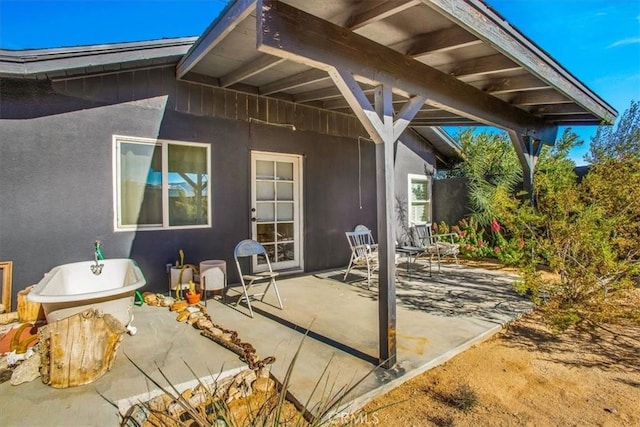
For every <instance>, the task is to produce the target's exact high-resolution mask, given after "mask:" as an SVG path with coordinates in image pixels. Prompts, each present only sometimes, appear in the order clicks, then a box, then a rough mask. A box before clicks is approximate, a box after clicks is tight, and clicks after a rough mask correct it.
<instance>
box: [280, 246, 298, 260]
mask: <svg viewBox="0 0 640 427" xmlns="http://www.w3.org/2000/svg"><path fill="white" fill-rule="evenodd" d="M293 245H294V244H293V243H283V244H279V245H278V261H292V260H293V259H295V252H294V247H293Z"/></svg>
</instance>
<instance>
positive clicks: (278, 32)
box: [256, 0, 546, 134]
mask: <svg viewBox="0 0 640 427" xmlns="http://www.w3.org/2000/svg"><path fill="white" fill-rule="evenodd" d="M258 4H259V8H258V9H257V10H256V15H257V38H258V43H257V45H258V50H260V51H262V52H264V53H268V54H271V55H274V56H279V57H281V58H284V59H288V60H292V61H295V62H299V63H302V64H305V65H308V66H311V67H314V68H318V69H322V70H325V71H329V70H330V69H331V68H333V67H336V68H340V69H343V70H349V71H350V72H351V74H352V75H354V77H355V78H356V79H357V80H359V81H360V82H361V83H367V84H372V85H376V84H380V83H382V84H388V85H390V86H391V87H394V88H396V89H397V90H398V91H399V92H398V93H401V94H402V95H404V96H406V97H411V96H414V95H420V96H424V97H425V99H426V100H427V101H426V102H427V103H428V104H430V105H433V106H435V107H438V108H441V109H443V110H447V111H450V112H451V113H454V114H456V115H460V116H463V117H466V118H469V119H472V120H474V121H477V122H480V123H484V124H487V125H492V126H497V127H500V128H505V129H515V130H516V131H517V132H520V133H522V134H529V133H531V132H532V131H533V132H535V131H536V130H538V131H540V132H539V133H543V132H542V130H543V129H544V128H545V127H546V124H545V123H544V121H542V120H541V119H539V118H537V117H535V116H533V115H531V114H529V113H527V112H525V111H523V110H521V109H519V108H517V107H514V106H511V105H509V104H508V103H506V102H504V101H502V100H499V99H497V98H495V97H493V96H491V95H489V94H487V93H484V92H482V91H481V90H479V89H476V88H474V87H472V86H470V85H467V84H466V83H464V82H461V81H459V80H458V79H456V78H455V77H452V76H448V75H446V74H444V73H442V72H440V71H438V70H436V69H434V68H432V67H429V66H428V65H426V64H423V63H420V62H419V61H416V60H413V59H407V58H406V57H405V56H404V55H402V54H401V53H399V52H396V51H394V50H393V49H390V48H388V47H385V46H382V45H380V44H378V43H375V42H373V41H372V40H369V39H367V38H365V37H362V36H360V35H358V34H356V33H354V32H352V31H349V30H347V29H345V28H343V27H339V26H337V25H335V24H333V23H331V22H328V21H325V20H322V19H320V18H318V17H316V16H313V15H310V14H308V13H306V12H303V11H301V10H299V9H295V8H293V7H292V6H290V5H287V4H285V3H281V2H278V1H276V0H263V1H261V2H259V3H258Z"/></svg>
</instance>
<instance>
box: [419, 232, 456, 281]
mask: <svg viewBox="0 0 640 427" xmlns="http://www.w3.org/2000/svg"><path fill="white" fill-rule="evenodd" d="M413 233H414V234H415V236H414V238H415V242H414V243H415V245H416V246H418V247H421V248H422V249H424V251H425V254H427V255H429V258H430V259H429V262H431V261H432V260H433V256H434V255H435V256H436V258H437V260H438V271H440V260H441V259H442V258H443V257H445V256H453V258H454V259H455V261H456V264H457V263H458V253H459V252H460V245H459V244H457V243H454V240H453V239H454V237H455V236H457V234H456V233H447V234H433V232H432V230H431V224H418V225H415V226H413ZM447 238H448V239H449V241H448V242H446V241H444V239H447Z"/></svg>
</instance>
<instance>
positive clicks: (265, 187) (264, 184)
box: [256, 181, 276, 200]
mask: <svg viewBox="0 0 640 427" xmlns="http://www.w3.org/2000/svg"><path fill="white" fill-rule="evenodd" d="M256 193H257V194H256V198H257V200H275V199H276V192H275V190H274V189H273V182H272V181H258V182H256Z"/></svg>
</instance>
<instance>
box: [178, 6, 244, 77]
mask: <svg viewBox="0 0 640 427" xmlns="http://www.w3.org/2000/svg"><path fill="white" fill-rule="evenodd" d="M255 7H256V0H236V1H235V2H233V3H231V4H229V5H228V6H227V8H226V9H225V10H224V11H223V12H222V13H221V14H220V15H219V17H218V19H216V20H215V21H213V22H212V23H211V25H209V27H208V28H207V29H206V30H205V31H204V33H203V34H202V35H201V36H200V38H198V41H196V42H195V43H194V45H193V46H192V47H191V49H189V51H188V52H187V53H186V54H185V55H184V57H183V58H182V59H181V60H180V62H179V63H178V66H177V68H176V76H177V77H178V78H179V79H181V78H182V77H184V75H185V74H187V73H188V72H189V71H191V69H192V68H193V67H195V66H196V65H197V64H198V62H200V60H201V59H202V58H203V57H204V56H205V55H206V54H207V53H209V52H210V51H211V49H213V48H214V47H215V46H216V45H217V44H218V43H220V41H222V40H223V39H224V38H225V37H226V36H227V35H228V34H229V33H230V32H231V31H233V29H234V28H236V27H237V26H238V24H240V23H241V22H242V21H243V20H244V19H245V18H246V17H247V16H249V15H250V14H251V13H252V12H253V11H254V10H255Z"/></svg>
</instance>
